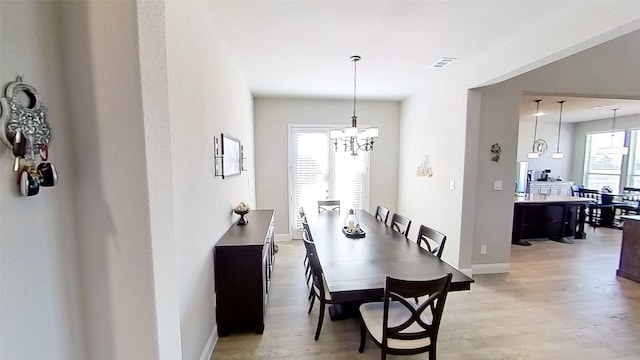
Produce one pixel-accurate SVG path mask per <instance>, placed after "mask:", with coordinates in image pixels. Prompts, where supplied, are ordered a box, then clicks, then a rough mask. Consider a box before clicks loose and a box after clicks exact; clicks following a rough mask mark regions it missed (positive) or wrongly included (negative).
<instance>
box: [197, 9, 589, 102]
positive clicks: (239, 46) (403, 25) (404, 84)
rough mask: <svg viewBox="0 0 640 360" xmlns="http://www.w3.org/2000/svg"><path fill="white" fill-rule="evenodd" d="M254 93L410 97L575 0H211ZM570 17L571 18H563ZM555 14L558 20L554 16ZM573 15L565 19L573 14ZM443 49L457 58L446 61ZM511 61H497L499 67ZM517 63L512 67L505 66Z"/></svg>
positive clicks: (215, 19) (216, 22) (514, 39)
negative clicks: (357, 59)
mask: <svg viewBox="0 0 640 360" xmlns="http://www.w3.org/2000/svg"><path fill="white" fill-rule="evenodd" d="M207 4H208V5H207V6H208V9H209V12H210V15H211V18H212V22H213V24H214V28H215V29H217V30H218V31H219V34H218V35H219V36H220V38H221V39H222V40H223V42H224V43H225V44H226V46H227V48H228V49H229V50H230V53H231V54H232V56H233V61H234V62H235V63H237V64H238V66H239V67H240V70H241V71H242V73H243V74H244V76H245V77H246V80H247V83H248V86H249V88H250V90H251V92H252V93H253V94H254V96H295V97H315V98H323V97H324V98H349V97H352V96H353V63H352V62H351V61H350V60H349V58H350V56H352V55H360V56H362V60H361V61H360V62H359V63H358V65H357V66H358V70H357V73H358V76H357V86H358V88H357V94H358V98H368V99H388V100H403V99H405V98H407V97H409V96H410V95H412V94H414V93H416V92H417V91H419V90H420V89H421V88H424V87H426V86H428V84H429V82H430V80H431V79H434V78H435V77H438V76H442V74H443V73H444V72H455V71H461V70H462V69H465V68H467V67H470V66H472V65H473V64H474V62H475V61H478V60H480V59H484V60H486V59H487V57H488V56H491V55H492V54H493V53H497V52H503V51H504V49H505V48H507V47H508V45H511V44H513V43H514V42H518V40H519V39H521V38H523V37H526V36H530V35H531V33H532V32H534V31H537V29H539V28H540V27H543V26H544V24H545V19H548V18H553V19H555V21H557V20H558V18H557V17H558V16H563V15H562V14H567V13H570V12H571V11H572V8H573V7H575V6H578V5H576V2H572V1H542V2H541V1H482V0H480V1H419V0H414V1H391V0H387V1H362V0H360V1H355V0H350V1H349V0H342V1H300V0H298V1H210V2H208V3H207ZM565 19H566V18H565ZM549 21H551V20H549ZM565 21H566V20H565ZM442 57H454V58H457V61H455V62H454V63H452V64H451V65H449V66H448V67H446V68H444V69H434V68H431V65H432V64H434V63H436V62H437V61H438V60H439V59H440V58H442ZM501 65H503V66H504V62H502V61H501V60H500V59H498V58H497V59H496V61H493V60H491V66H492V68H493V69H496V68H499V67H500V66H501ZM511 70H513V69H511V68H510V69H505V70H504V72H503V73H506V72H507V71H511Z"/></svg>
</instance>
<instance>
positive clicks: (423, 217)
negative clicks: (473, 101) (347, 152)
mask: <svg viewBox="0 0 640 360" xmlns="http://www.w3.org/2000/svg"><path fill="white" fill-rule="evenodd" d="M432 85H434V86H433V87H432V88H431V89H430V90H428V91H425V92H422V93H420V94H416V95H414V96H412V97H411V98H409V99H407V100H405V101H404V102H403V104H402V114H403V117H402V122H401V126H400V164H399V169H398V173H399V183H398V188H399V191H400V193H399V195H398V209H399V211H400V212H401V213H402V214H403V215H405V216H407V217H409V218H410V219H412V221H413V224H415V226H412V229H411V231H410V232H409V238H411V239H415V238H416V237H417V232H418V229H419V225H420V224H424V225H427V226H430V227H432V228H435V229H437V230H438V231H441V232H443V233H444V234H446V235H447V244H446V246H445V249H444V252H443V255H442V258H443V259H444V260H445V261H447V262H449V263H450V264H452V265H454V266H458V264H459V261H460V249H461V247H460V229H461V226H460V224H461V218H462V210H461V203H462V193H463V187H462V185H463V175H464V174H463V166H462V164H463V163H464V162H465V161H466V160H465V154H464V149H465V126H464V123H462V122H459V121H453V119H456V118H458V119H461V118H464V117H465V114H466V108H467V98H466V95H467V91H466V88H464V87H462V86H458V87H456V86H454V85H453V84H450V85H452V88H453V89H451V91H452V94H450V95H451V96H448V97H446V98H443V99H440V100H442V101H439V102H437V103H435V104H434V103H433V102H432V101H431V100H430V99H431V98H432V97H433V96H437V95H436V94H434V93H439V92H440V89H439V86H438V85H437V84H432ZM458 85H460V84H458ZM425 155H429V156H430V160H431V167H432V169H433V176H432V177H418V176H416V168H417V167H418V165H419V164H420V162H421V161H422V160H423V158H424V156H425ZM451 181H453V182H454V190H450V187H449V186H450V182H451Z"/></svg>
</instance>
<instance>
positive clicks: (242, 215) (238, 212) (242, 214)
mask: <svg viewBox="0 0 640 360" xmlns="http://www.w3.org/2000/svg"><path fill="white" fill-rule="evenodd" d="M233 212H234V213H236V214H238V215H240V220H238V224H237V225H246V224H247V223H248V221H247V220H246V219H245V218H244V216H245V215H247V214H248V213H249V210H245V211H236V210H233Z"/></svg>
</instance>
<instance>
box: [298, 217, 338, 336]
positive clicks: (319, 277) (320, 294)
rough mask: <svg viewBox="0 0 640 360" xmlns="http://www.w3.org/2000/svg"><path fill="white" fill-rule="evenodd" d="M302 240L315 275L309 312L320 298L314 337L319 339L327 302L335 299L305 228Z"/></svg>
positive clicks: (330, 302) (329, 302) (312, 272)
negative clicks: (328, 287) (332, 297)
mask: <svg viewBox="0 0 640 360" xmlns="http://www.w3.org/2000/svg"><path fill="white" fill-rule="evenodd" d="M302 240H303V241H304V246H305V249H306V250H307V256H309V263H310V264H311V274H312V275H313V276H312V278H313V285H312V286H311V289H312V292H313V294H312V298H311V304H310V305H309V311H307V313H308V314H311V310H312V309H313V304H314V303H315V300H316V298H317V299H318V302H319V306H320V315H319V316H318V326H317V328H316V334H315V337H314V339H315V340H316V341H317V340H318V338H319V337H320V331H321V330H322V322H323V321H324V312H325V307H326V305H327V304H333V300H332V299H331V294H330V293H329V290H328V289H327V283H326V281H325V280H324V273H323V272H322V266H321V265H320V261H319V260H318V256H317V254H316V250H315V244H314V243H313V241H312V238H311V237H310V233H308V232H307V231H306V229H305V230H303V232H302Z"/></svg>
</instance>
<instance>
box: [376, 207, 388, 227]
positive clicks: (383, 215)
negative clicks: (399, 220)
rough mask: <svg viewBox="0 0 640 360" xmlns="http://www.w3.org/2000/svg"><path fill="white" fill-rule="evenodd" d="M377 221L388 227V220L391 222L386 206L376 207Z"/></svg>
mask: <svg viewBox="0 0 640 360" xmlns="http://www.w3.org/2000/svg"><path fill="white" fill-rule="evenodd" d="M376 219H378V220H380V221H382V222H383V223H384V224H385V225H387V220H389V209H387V208H386V207H384V206H380V205H378V206H377V207H376Z"/></svg>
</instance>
